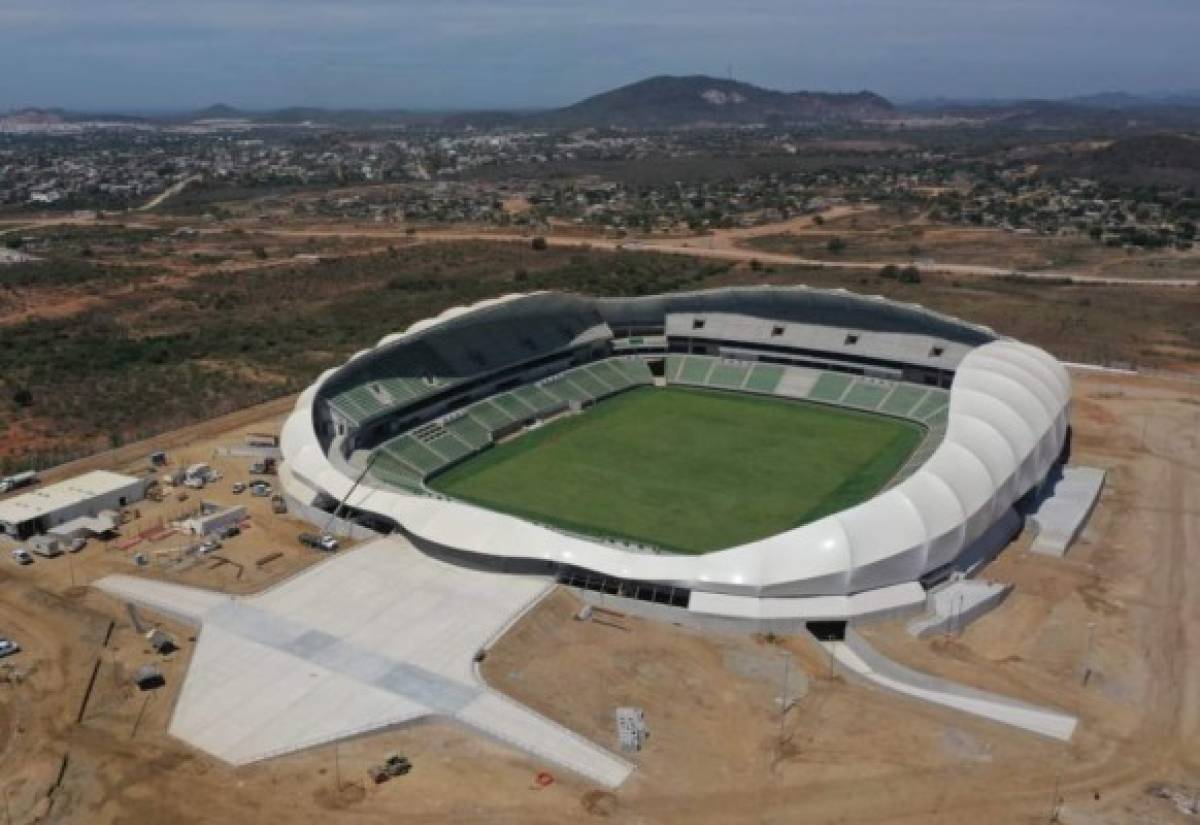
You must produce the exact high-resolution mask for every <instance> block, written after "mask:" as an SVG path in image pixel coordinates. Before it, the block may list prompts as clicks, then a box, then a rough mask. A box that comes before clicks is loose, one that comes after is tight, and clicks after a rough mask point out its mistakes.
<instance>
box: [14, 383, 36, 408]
mask: <svg viewBox="0 0 1200 825" xmlns="http://www.w3.org/2000/svg"><path fill="white" fill-rule="evenodd" d="M12 400H13V403H14V404H16V405H17V406H18V407H28V406H29V405H31V404H32V403H33V393H31V392H30V391H29V390H28V389H26V388H25V387H22V388H21V389H19V390H17V391H16V392H14V393H13V397H12Z"/></svg>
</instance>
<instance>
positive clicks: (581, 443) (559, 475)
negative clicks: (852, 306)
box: [430, 387, 924, 554]
mask: <svg viewBox="0 0 1200 825" xmlns="http://www.w3.org/2000/svg"><path fill="white" fill-rule="evenodd" d="M923 434H924V431H923V430H922V429H921V428H920V427H919V426H917V425H916V424H912V423H909V422H906V421H899V420H897V419H893V418H887V417H884V416H880V415H872V414H867V413H859V412H854V411H850V410H845V409H840V408H835V407H826V406H822V405H819V404H810V403H803V402H797V401H783V400H780V399H776V398H763V397H758V396H751V395H742V394H734V393H725V392H716V391H706V390H691V389H680V388H674V387H671V388H658V389H656V388H650V387H643V388H639V389H635V390H632V391H629V392H626V393H624V394H622V395H619V396H616V397H614V398H611V399H609V400H607V401H602V402H600V403H599V404H598V405H596V406H595V407H594V408H592V409H589V410H587V411H586V412H584V413H582V414H581V415H574V416H568V417H565V418H562V419H559V420H557V421H554V422H551V423H550V424H547V425H545V426H543V427H540V428H538V429H536V430H533V431H531V432H528V433H526V434H524V435H521V436H520V437H518V438H515V439H513V440H511V441H508V442H506V443H504V444H500V445H498V446H496V447H493V448H491V449H489V450H486V451H484V452H483V453H481V454H480V455H478V456H477V457H475V458H473V459H470V460H469V461H467V462H465V463H463V464H460V465H458V466H456V467H454V468H452V469H450V470H449V471H447V472H445V473H443V474H441V475H439V476H437V477H435V478H434V479H433V480H432V481H431V482H430V486H431V487H433V488H434V489H436V490H438V491H440V492H442V493H444V494H446V495H448V496H452V497H454V498H457V499H461V500H463V501H469V502H472V503H475V504H478V505H481V506H483V507H487V508H489V509H492V510H496V511H500V512H504V513H509V514H512V515H515V516H520V517H522V518H525V519H529V520H532V521H540V522H542V523H545V524H550V525H555V526H558V527H561V528H565V529H568V530H572V531H575V532H579V533H585V534H589V535H593V536H608V537H614V538H620V539H626V540H631V541H635V542H639V543H645V544H652V545H655V546H657V547H660V548H662V549H665V550H670V551H673V552H676V553H693V554H694V553H707V552H710V551H712V550H719V549H722V548H725V547H733V546H735V545H738V544H744V543H745V542H748V541H753V540H755V539H761V538H765V537H766V536H770V535H774V534H775V533H779V532H782V531H784V530H787V529H789V528H792V527H796V526H799V525H801V524H806V523H808V522H810V521H814V520H816V519H818V518H820V517H822V516H825V515H828V514H830V513H834V512H837V511H838V510H844V509H845V508H847V507H850V506H852V505H855V504H858V503H859V502H861V501H864V500H866V499H867V498H869V497H871V496H872V495H874V494H875V493H877V492H878V491H879V490H880V489H881V488H882V487H883V486H884V485H885V484H886V483H887V482H888V480H889V479H890V478H892V476H893V475H894V474H895V473H896V472H897V471H898V470H899V469H900V467H901V466H902V465H903V464H904V462H905V461H906V460H907V459H908V457H909V456H910V455H912V453H913V451H914V450H915V449H916V447H917V445H918V444H919V443H920V441H921V439H922V437H923Z"/></svg>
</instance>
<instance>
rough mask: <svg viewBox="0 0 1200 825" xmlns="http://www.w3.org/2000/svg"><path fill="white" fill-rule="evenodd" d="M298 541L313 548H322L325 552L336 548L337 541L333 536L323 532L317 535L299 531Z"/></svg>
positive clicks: (330, 551)
mask: <svg viewBox="0 0 1200 825" xmlns="http://www.w3.org/2000/svg"><path fill="white" fill-rule="evenodd" d="M300 543H301V544H303V545H306V546H308V547H311V548H313V549H314V550H324V551H325V552H327V553H332V552H333V551H334V550H337V549H338V542H337V539H335V538H334V537H333V536H331V535H329V534H328V533H325V534H324V535H317V534H316V533H301V534H300Z"/></svg>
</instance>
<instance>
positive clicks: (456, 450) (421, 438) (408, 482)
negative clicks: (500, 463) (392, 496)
mask: <svg viewBox="0 0 1200 825" xmlns="http://www.w3.org/2000/svg"><path fill="white" fill-rule="evenodd" d="M652 381H653V376H652V375H651V374H650V368H649V367H647V366H646V363H645V362H644V361H642V360H641V359H640V358H611V359H608V360H605V361H596V362H593V363H590V364H585V365H583V366H580V367H575V368H573V369H570V370H566V371H564V372H561V373H559V374H557V375H554V376H551V377H550V378H546V379H543V380H541V381H538V382H535V383H533V384H526V385H524V386H521V387H517V388H515V389H512V390H509V391H507V392H502V393H498V394H496V395H493V396H491V397H490V398H485V399H483V400H482V401H477V402H475V403H474V404H471V405H470V406H468V407H466V408H464V409H463V410H460V411H459V412H457V413H455V414H453V415H452V416H449V417H446V418H443V419H441V420H439V421H431V422H428V423H425V424H421V425H419V426H417V427H414V428H413V429H411V430H409V431H407V432H405V433H402V434H400V435H398V436H395V437H394V438H392V439H390V440H389V441H387V442H385V443H384V444H382V445H381V446H379V447H378V448H377V449H376V454H375V458H374V460H373V462H372V465H371V475H372V476H373V477H374V478H375V479H376V480H378V481H381V482H383V483H385V484H388V485H391V486H393V487H399V488H401V489H406V490H412V491H416V492H424V488H423V487H422V482H423V481H424V480H425V479H426V478H428V477H429V476H431V475H433V474H434V473H437V472H440V471H441V470H444V469H446V468H448V467H449V466H451V465H452V464H455V463H457V462H458V461H461V460H463V459H464V458H466V457H468V456H470V455H473V454H474V453H477V452H479V451H480V450H482V449H484V448H486V447H487V446H489V445H490V444H492V442H493V441H494V439H495V437H496V435H497V434H498V433H502V432H505V431H508V430H511V429H512V428H514V427H516V426H519V425H521V424H524V423H525V422H527V421H531V420H534V419H537V418H544V417H548V416H550V415H553V414H555V413H557V412H560V411H561V410H563V409H565V408H566V407H567V406H568V405H569V404H570V403H571V402H577V403H579V404H581V405H582V404H589V403H592V402H594V401H596V400H598V399H601V398H605V397H607V396H610V395H614V394H616V393H619V392H622V391H624V390H627V389H629V388H631V387H635V386H639V385H644V384H650V383H652Z"/></svg>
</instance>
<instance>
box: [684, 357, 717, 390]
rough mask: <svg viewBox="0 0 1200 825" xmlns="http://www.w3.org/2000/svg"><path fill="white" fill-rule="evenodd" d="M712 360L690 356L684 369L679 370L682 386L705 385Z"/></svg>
mask: <svg viewBox="0 0 1200 825" xmlns="http://www.w3.org/2000/svg"><path fill="white" fill-rule="evenodd" d="M712 365H713V362H712V360H710V359H708V358H704V357H700V356H695V355H689V356H687V357H686V358H685V359H684V362H683V367H682V368H681V369H680V370H679V382H680V383H681V384H704V383H706V382H707V380H708V373H709V370H711V369H712Z"/></svg>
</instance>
